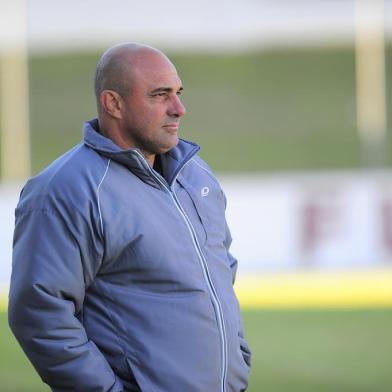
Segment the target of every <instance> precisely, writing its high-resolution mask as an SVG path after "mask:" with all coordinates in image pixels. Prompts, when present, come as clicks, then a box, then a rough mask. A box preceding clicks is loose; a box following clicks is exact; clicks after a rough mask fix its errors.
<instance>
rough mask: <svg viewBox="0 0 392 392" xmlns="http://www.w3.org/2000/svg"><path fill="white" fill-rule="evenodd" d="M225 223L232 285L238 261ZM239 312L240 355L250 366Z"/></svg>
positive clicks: (247, 347)
mask: <svg viewBox="0 0 392 392" xmlns="http://www.w3.org/2000/svg"><path fill="white" fill-rule="evenodd" d="M225 203H226V197H225ZM225 225H226V239H225V243H224V245H225V247H226V250H227V257H228V259H229V262H230V268H231V271H232V276H233V278H232V281H233V285H234V283H235V278H236V275H237V268H238V261H237V259H236V258H235V257H234V256H233V255H232V254H231V253H230V245H231V242H232V238H231V233H230V229H229V226H228V225H227V222H225ZM238 312H239V320H238V322H239V328H238V338H239V340H240V348H241V352H242V356H243V357H244V360H245V362H246V364H247V365H248V366H249V367H250V366H251V359H252V352H251V350H250V348H249V345H248V343H247V341H246V340H245V337H244V327H243V322H242V317H241V313H240V310H238Z"/></svg>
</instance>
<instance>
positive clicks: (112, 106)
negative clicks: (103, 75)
mask: <svg viewBox="0 0 392 392" xmlns="http://www.w3.org/2000/svg"><path fill="white" fill-rule="evenodd" d="M99 101H100V104H101V107H102V109H103V110H104V111H105V112H106V113H107V114H108V115H109V116H111V117H114V118H117V119H121V118H122V114H121V105H122V98H121V96H120V94H118V93H116V92H115V91H113V90H103V91H102V92H101V95H100V96H99Z"/></svg>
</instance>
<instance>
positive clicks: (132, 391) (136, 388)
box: [124, 358, 142, 392]
mask: <svg viewBox="0 0 392 392" xmlns="http://www.w3.org/2000/svg"><path fill="white" fill-rule="evenodd" d="M125 360H126V363H127V366H128V372H129V375H130V377H129V378H130V379H131V380H132V382H127V383H125V385H124V392H142V389H141V388H140V385H139V382H138V380H137V378H136V377H135V372H134V366H133V364H132V362H131V361H130V359H129V358H125Z"/></svg>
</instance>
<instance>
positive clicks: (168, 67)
mask: <svg viewBox="0 0 392 392" xmlns="http://www.w3.org/2000/svg"><path fill="white" fill-rule="evenodd" d="M94 87H95V95H96V99H97V108H98V119H99V124H100V128H101V132H102V133H103V134H104V135H105V136H107V137H109V138H110V139H112V140H113V141H114V142H115V143H116V144H118V145H119V146H120V147H122V148H124V149H129V148H134V147H136V148H139V149H140V150H141V151H142V152H143V154H144V155H145V156H146V158H147V159H148V160H149V162H150V163H152V162H153V161H154V157H155V155H156V154H162V153H164V152H167V151H168V150H170V149H171V148H173V147H175V146H176V144H177V143H178V135H177V130H178V126H179V121H180V118H181V117H182V116H183V115H184V114H185V108H184V106H183V105H182V103H181V100H180V97H179V95H180V94H181V91H182V84H181V80H180V78H179V76H178V74H177V71H176V68H175V67H174V65H173V64H172V63H171V62H170V60H169V59H168V58H167V57H166V56H165V55H164V54H163V53H162V52H160V51H159V50H157V49H154V48H152V47H149V46H146V45H140V44H136V43H127V44H121V45H116V46H114V47H112V48H110V49H109V50H107V51H106V52H105V53H104V54H103V55H102V57H101V59H100V60H99V61H98V64H97V69H96V73H95V86H94Z"/></svg>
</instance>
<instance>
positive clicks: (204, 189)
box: [200, 186, 210, 197]
mask: <svg viewBox="0 0 392 392" xmlns="http://www.w3.org/2000/svg"><path fill="white" fill-rule="evenodd" d="M200 193H201V195H202V197H206V196H207V195H208V194H209V193H210V188H208V186H204V187H203V188H201V191H200Z"/></svg>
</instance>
